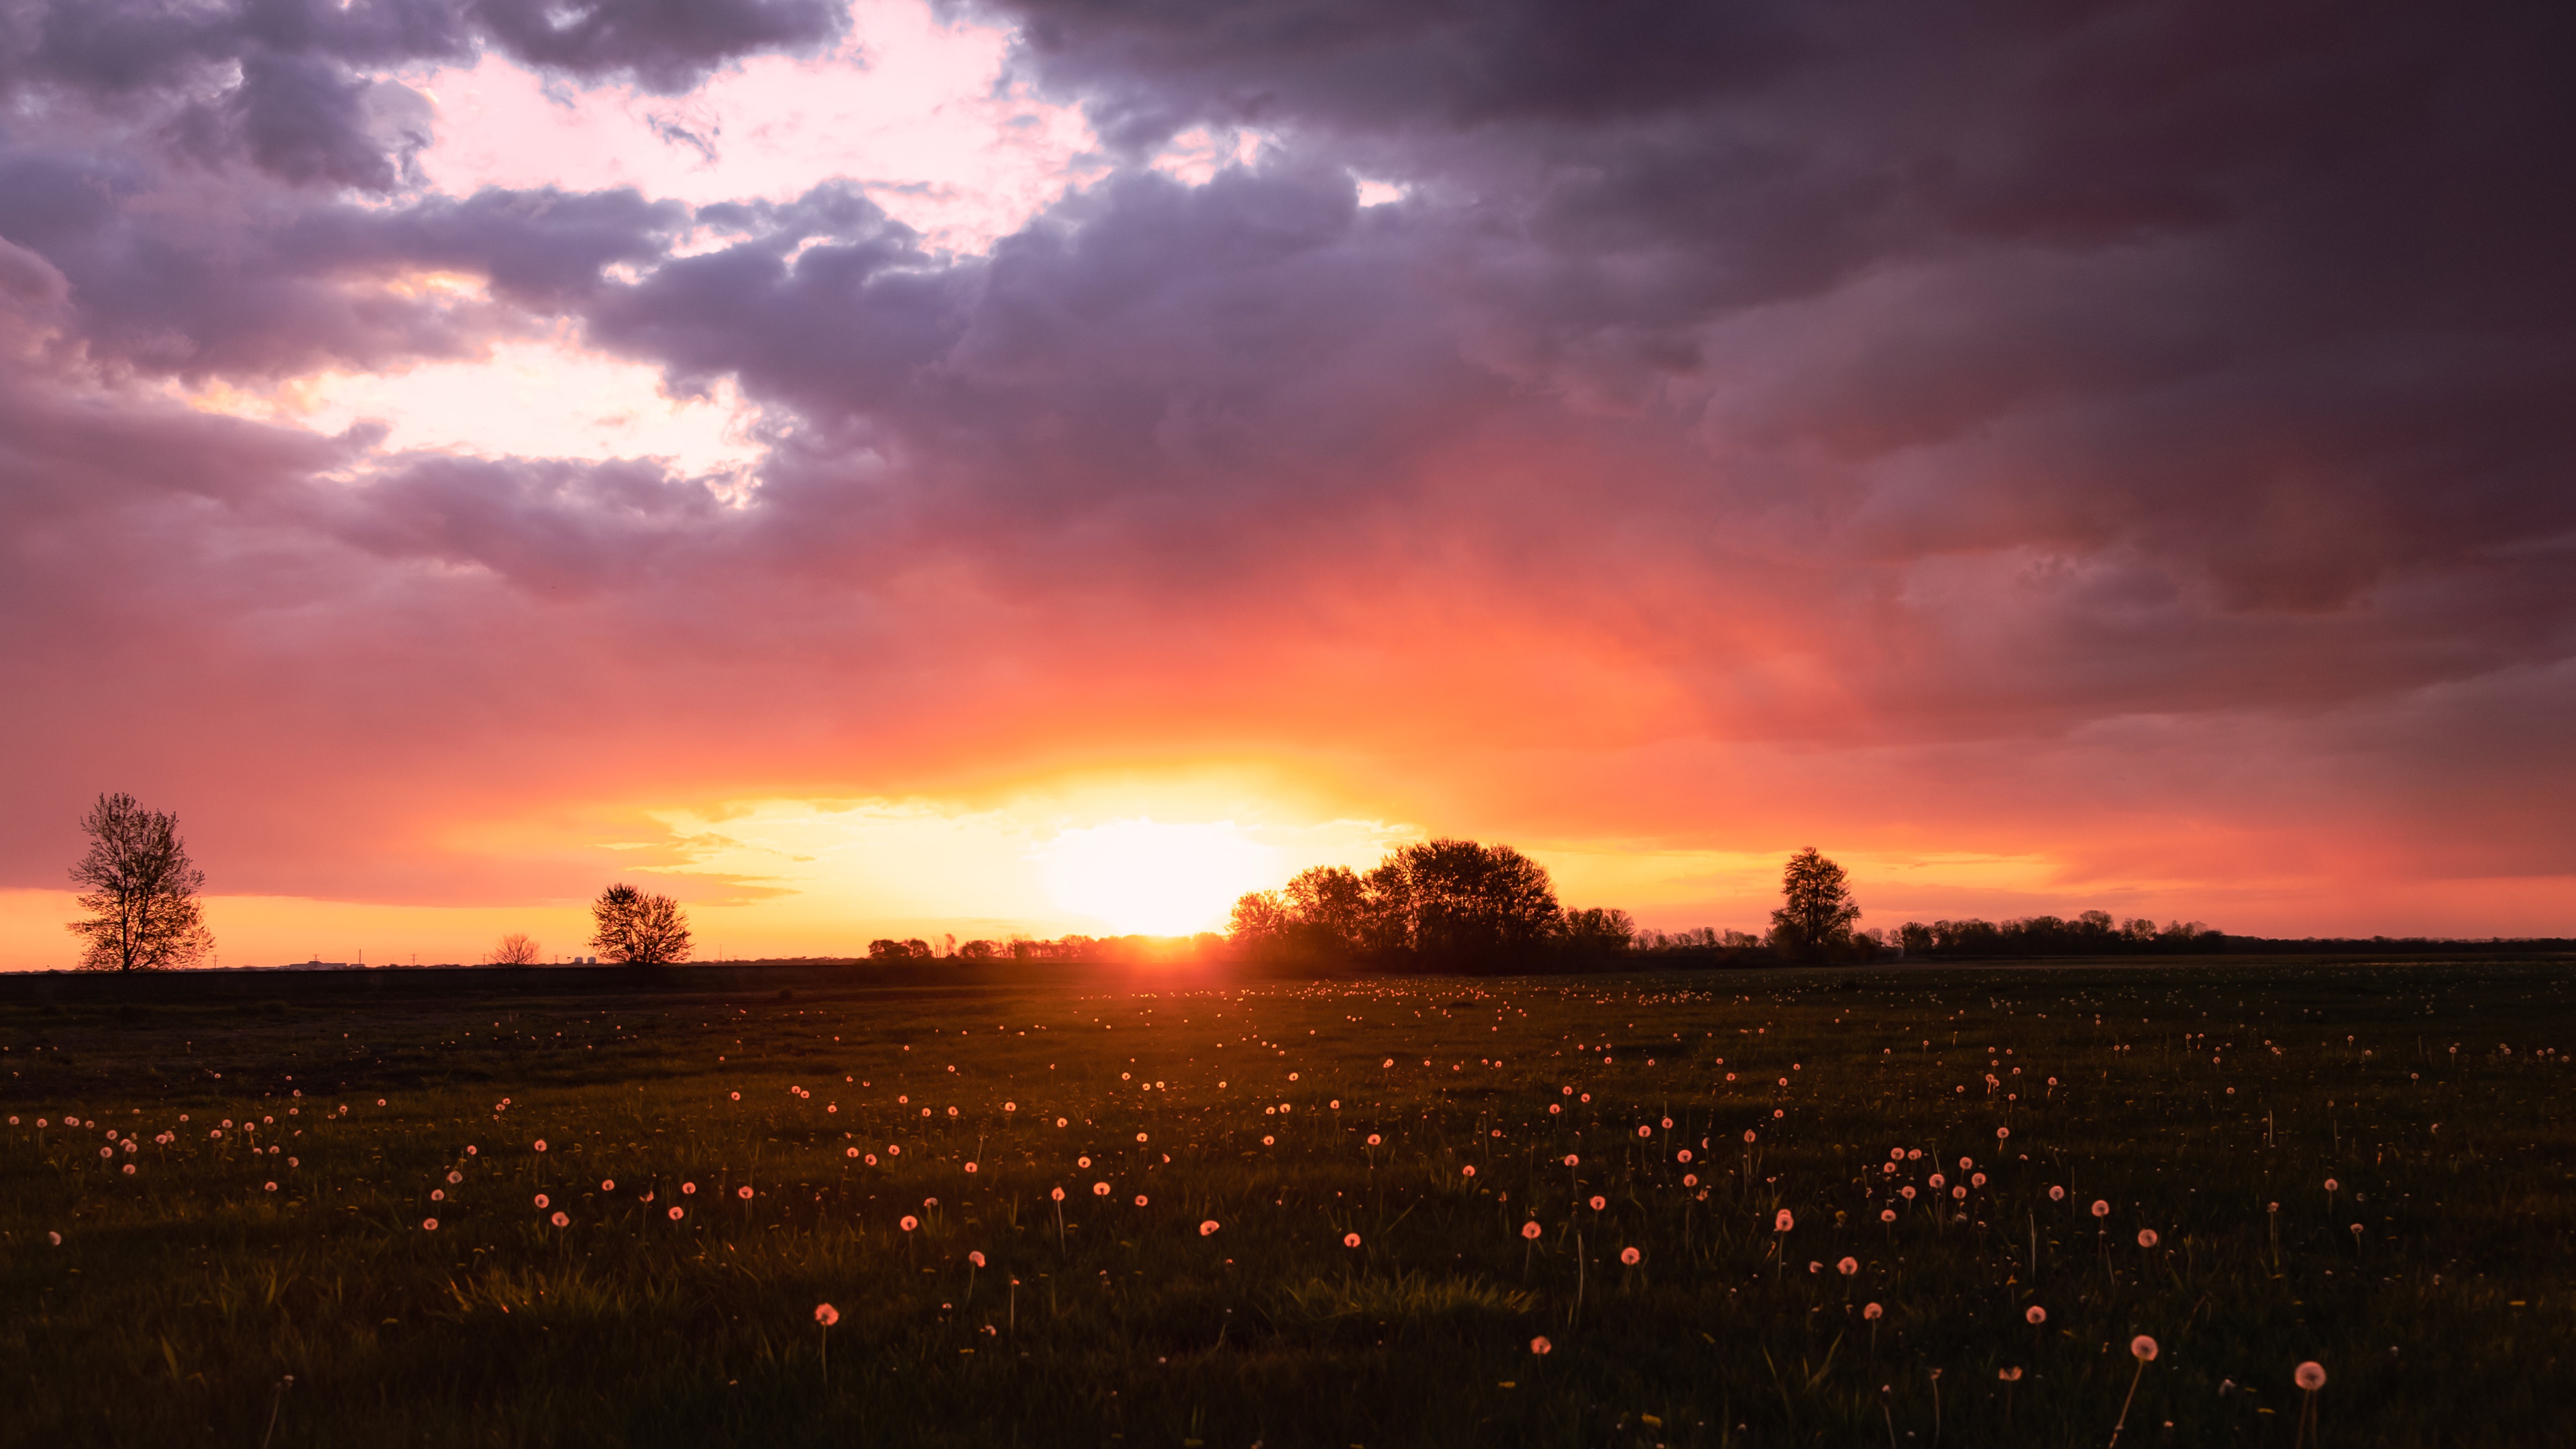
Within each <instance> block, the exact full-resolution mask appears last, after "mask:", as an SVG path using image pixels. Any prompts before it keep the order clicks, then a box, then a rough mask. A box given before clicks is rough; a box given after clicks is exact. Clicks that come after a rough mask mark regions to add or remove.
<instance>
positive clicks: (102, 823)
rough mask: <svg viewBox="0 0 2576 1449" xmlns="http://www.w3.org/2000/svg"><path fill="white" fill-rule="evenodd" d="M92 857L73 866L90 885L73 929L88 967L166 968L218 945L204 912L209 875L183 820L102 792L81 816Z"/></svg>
mask: <svg viewBox="0 0 2576 1449" xmlns="http://www.w3.org/2000/svg"><path fill="white" fill-rule="evenodd" d="M81 829H82V830H83V831H85V832H87V834H88V835H89V854H87V855H85V856H82V857H81V860H80V863H79V864H77V865H75V866H73V867H72V881H73V883H74V884H77V885H81V886H85V887H87V889H86V890H84V891H83V892H82V893H81V896H80V906H81V909H82V910H85V911H87V912H89V913H90V918H89V919H88V920H86V921H73V922H71V923H70V929H71V932H72V934H73V935H76V936H78V937H80V938H81V940H82V942H83V943H84V944H83V945H82V948H81V960H80V966H81V969H82V970H84V971H165V970H171V969H174V968H177V967H182V966H193V965H195V964H196V963H197V962H199V961H201V960H203V959H205V956H206V954H207V953H208V952H210V951H212V950H214V949H215V937H214V933H213V932H211V931H209V930H207V929H206V922H205V916H204V913H203V912H202V911H200V910H199V909H198V905H197V889H198V887H200V886H202V885H204V884H205V883H206V873H205V872H204V871H202V870H199V869H197V867H196V865H195V864H194V863H193V862H191V861H190V860H189V859H188V847H187V844H186V843H185V842H184V841H182V840H180V839H179V817H178V816H176V815H170V814H166V813H164V812H161V811H158V810H146V809H144V808H143V807H142V806H141V805H140V804H137V803H136V802H135V799H134V797H133V796H131V795H125V794H116V795H101V796H99V797H98V804H97V805H96V806H94V807H92V808H91V810H90V812H89V817H88V818H87V819H85V820H83V821H81Z"/></svg>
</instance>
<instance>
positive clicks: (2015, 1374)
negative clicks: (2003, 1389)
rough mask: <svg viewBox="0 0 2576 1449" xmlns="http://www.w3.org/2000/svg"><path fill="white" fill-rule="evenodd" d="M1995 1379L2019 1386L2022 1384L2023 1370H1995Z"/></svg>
mask: <svg viewBox="0 0 2576 1449" xmlns="http://www.w3.org/2000/svg"><path fill="white" fill-rule="evenodd" d="M1995 1377H1996V1378H1997V1379H2000V1380H2002V1381H2003V1382H2005V1383H2008V1384H2017V1383H2020V1382H2021V1370H2020V1369H2018V1368H2001V1369H1997V1370H1995Z"/></svg>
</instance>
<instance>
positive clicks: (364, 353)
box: [0, 0, 2576, 969]
mask: <svg viewBox="0 0 2576 1449" xmlns="http://www.w3.org/2000/svg"><path fill="white" fill-rule="evenodd" d="M2571 27H2576V20H2571V18H2570V17H2569V15H2568V13H2567V12H2565V11H2564V10H2563V9H2560V8H2556V7H2543V6H2517V5H2498V6H2477V7H2466V8H2462V7H2397V6H2387V7H2365V8H2363V9H2361V10H2354V9H2351V8H2349V7H2325V6H2315V5H2292V6H2281V7H2266V8H2262V9H2260V10H2255V11H2248V10H2246V9H2244V8H2243V7H2229V6H2217V5H2205V4H2180V3H2144V4H2138V5H2127V6H2118V7H2078V8H2074V9H2069V8H2067V7H2063V6H2044V5H2028V4H2012V3H1998V4H1990V5H1972V6H1967V7H1955V8H1944V9H1927V8H1925V7H1922V6H1917V5H1907V4H1898V3H1892V0H1877V3H1873V0H1863V3H1859V4H1856V5H1848V6H1827V7H1818V6H1813V5H1804V4H1790V3H1763V0H1751V3H1720V4H1708V3H1690V4H1681V3H1669V4H1667V3H1641V0H1613V3H1607V4H1601V5H1585V6H1566V5H1561V4H1552V3H1546V0H1477V3H1472V4H1468V3H1457V0H1425V3H1389V0H1367V3H1359V0H1239V3H1217V0H1193V3H1187V4H1182V3H1174V0H1119V3H1110V0H1019V3H992V4H974V5H949V4H941V5H925V4H921V3H915V0H859V3H855V4H849V5H844V4H841V3H838V0H698V3H692V4H689V5H686V6H674V5H670V4H667V3H660V0H587V3H584V0H545V3H541V0H0V670H5V674H0V678H5V679H6V680H7V687H6V689H5V692H0V757H5V759H6V760H7V761H8V767H7V768H6V769H5V770H0V967H6V968H13V969H30V968H42V967H46V966H54V965H66V964H69V961H70V959H71V951H70V949H69V948H70V941H71V938H70V937H69V936H68V934H67V933H65V932H64V931H63V929H62V926H63V923H64V922H65V921H67V920H69V919H71V918H72V916H73V915H74V914H75V913H76V912H75V911H74V909H73V906H72V904H71V901H70V898H69V895H68V891H67V887H68V882H67V880H66V875H65V872H66V869H67V867H68V865H69V864H70V862H71V861H72V860H73V859H75V858H76V857H77V855H78V854H79V852H80V849H81V846H82V841H81V837H80V832H79V821H80V818H81V816H82V814H83V812H84V811H85V810H86V808H87V807H88V805H89V803H90V802H91V801H92V800H94V799H95V798H96V797H97V796H98V795H99V793H100V792H102V791H111V790H122V791H129V792H131V793H133V794H135V795H136V796H138V797H139V798H140V799H141V800H142V801H143V802H144V803H145V804H146V805H148V806H151V807H154V808H157V809H165V810H171V811H175V812H176V813H177V814H178V816H179V819H180V824H181V828H182V832H183V834H184V835H185V836H186V838H187V840H188V842H189V845H190V847H191V849H192V851H193V853H194V855H195V857H196V859H197V861H198V863H199V864H200V865H201V866H202V867H203V868H204V869H205V871H206V877H207V885H206V890H207V893H208V905H207V913H208V919H209V922H210V924H211V925H212V926H213V927H214V929H215V932H216V935H217V938H218V941H219V949H220V952H221V959H222V961H223V963H224V964H226V965H243V964H259V963H268V962H281V961H290V960H304V959H307V958H320V959H325V960H352V959H361V958H362V959H365V960H366V961H368V962H369V963H371V964H385V963H391V962H398V961H405V960H412V959H418V960H422V961H433V960H470V959H473V958H474V957H475V956H476V955H477V954H479V953H481V952H483V951H485V950H488V949H489V947H490V944H491V943H492V942H493V941H494V940H495V939H496V938H497V936H498V935H499V934H500V933H502V932H505V931H525V932H527V933H528V934H530V935H533V936H535V937H537V938H538V939H539V941H540V942H541V943H542V945H543V947H544V949H545V952H546V954H547V955H548V956H550V957H560V956H566V955H571V954H576V953H579V952H582V951H584V950H585V949H586V947H585V946H584V945H583V940H582V938H583V937H584V936H585V935H586V930H585V919H586V913H585V911H584V909H583V906H584V903H585V902H586V901H587V900H589V899H590V898H591V897H592V896H594V895H596V894H597V892H598V890H599V889H600V888H601V887H602V886H603V885H604V884H606V883H607V882H609V881H611V880H629V881H633V882H635V883H638V884H643V885H647V886H649V887H651V888H654V889H658V890H663V891H667V892H669V893H671V894H674V895H676V896H678V897H679V898H680V899H681V900H682V901H683V902H684V903H685V904H686V905H687V906H688V908H689V910H690V912H691V915H692V918H693V920H694V922H695V923H696V927H697V931H698V936H699V940H700V943H701V954H719V955H723V956H729V957H730V956H760V955H789V954H807V953H817V954H832V953H845V952H851V951H856V950H861V949H864V945H865V943H866V941H867V940H869V939H871V938H874V937H878V936H897V937H901V936H913V935H918V936H923V937H925V938H929V939H934V940H937V939H939V938H941V937H944V936H947V935H955V936H957V937H959V938H961V939H971V938H974V937H978V936H984V937H996V938H998V937H1001V936H1006V935H1008V934H1011V933H1015V932H1025V933H1029V934H1034V935H1042V936H1043V935H1055V934H1059V933H1062V932H1068V931H1080V932H1085V933H1089V934H1104V933H1109V932H1116V931H1131V930H1149V931H1175V932H1177V931H1189V930H1195V929H1204V928H1211V927H1215V926H1217V925H1220V924H1221V922H1222V918H1223V915H1224V908H1225V905H1226V903H1227V902H1229V901H1230V900H1231V899H1232V898H1233V896H1234V895H1235V894H1237V893H1239V892H1240V891H1243V890H1247V889H1253V888H1258V887H1261V886H1266V885H1273V884H1276V883H1278V881H1280V880H1282V879H1284V878H1285V877H1286V876H1287V875H1288V874H1289V873H1291V872H1293V871H1294V870H1297V869H1302V868H1304V867H1306V866H1309V865H1316V864H1332V863H1341V864H1352V865H1359V866H1365V865H1367V864H1368V863H1370V862H1372V861H1374V860H1375V859H1377V858H1378V857H1379V856H1380V855H1381V854H1382V853H1383V852H1384V851H1385V850H1386V849H1388V848H1389V847H1390V846H1392V845H1395V844H1399V843H1402V842H1404V841H1408V840H1415V839H1421V838H1425V837H1429V836H1464V837H1472V838H1476V839H1482V840H1494V841H1503V842H1507V843H1510V844H1514V845H1517V846H1519V847H1520V848H1522V849H1523V850H1525V851H1527V852H1528V853H1530V854H1531V855H1533V856H1535V857H1536V858H1537V859H1539V860H1540V861H1541V862H1542V863H1544V864H1546V865H1547V866H1548V867H1549V868H1550V869H1551V871H1552V872H1553V873H1554V875H1555V878H1556V880H1557V882H1558V885H1559V887H1560V891H1561V893H1562V894H1563V895H1564V896H1565V898H1566V899H1567V901H1568V903H1569V904H1572V905H1611V906H1620V907H1624V908H1626V909H1628V910H1629V911H1631V912H1632V913H1633V914H1634V915H1635V916H1636V917H1637V918H1638V919H1639V920H1640V921H1641V922H1643V923H1644V924H1646V925H1649V926H1657V927H1664V928H1671V929H1678V928H1683V927H1696V926H1703V925H1710V926H1718V927H1722V928H1745V929H1756V928H1759V927H1760V926H1761V924H1762V923H1763V921H1764V918H1765V913H1766V912H1767V910H1768V908H1769V906H1770V905H1771V904H1772V902H1773V898H1774V896H1775V893H1776V888H1777V880H1778V871H1779V865H1780V862H1781V860H1782V859H1783V858H1784V857H1785V856H1786V855H1787V854H1788V853H1789V852H1791V851H1793V850H1795V849H1797V848H1799V847H1802V846H1806V845H1815V846H1818V847H1820V848H1822V849H1823V850H1825V851H1826V853H1827V854H1829V855H1832V856H1833V857H1835V858H1836V859H1838V860H1840V861H1842V862H1843V863H1844V864H1845V865H1846V866H1847V867H1848V868H1849V869H1850V871H1851V873H1852V876H1853V881H1854V886H1855V890H1856V894H1857V896H1858V898H1859V901H1860V904H1861V906H1862V908H1863V911H1864V916H1863V921H1862V924H1863V925H1865V926H1869V925H1876V926H1893V925H1895V924H1897V923H1899V922H1901V921H1904V920H1907V919H1921V920H1932V919H1938V918H1941V917H1959V916H1967V915H1981V916H1985V917H1988V918H1990V919H2000V918H2005V917H2010V916H2016V915H2027V914H2034V913H2040V912H2047V913H2054V914H2061V915H2071V914H2073V913H2074V912H2077V911H2081V910H2085V909H2090V908H2100V909H2104V910H2108V911H2111V912H2112V913H2113V914H2114V915H2116V916H2118V917H2121V918H2123V919H2126V918H2129V917H2131V916H2136V915H2144V916H2149V917H2153V918H2156V919H2159V920H2173V919H2186V920H2189V919H2196V920H2201V921H2204V922H2207V923H2208V924H2210V925H2213V926H2217V927H2219V928H2221V929H2224V930H2229V931H2233V932H2240V933H2252V934H2274V935H2306V934H2373V933H2383V932H2384V933H2391V934H2406V933H2433V934H2456V935H2477V936H2485V935H2496V934H2502V935H2527V934H2559V935H2565V934H2576V824H2571V812H2570V809H2569V806H2568V802H2569V801H2570V800H2576V749H2571V746H2570V743H2569V741H2570V740H2571V739H2576V731H2571V729H2570V728H2569V725H2568V721H2569V720H2570V719H2571V718H2576V486H2571V482H2572V481H2576V479H2571V461H2576V407H2571V406H2570V405H2569V401H2568V399H2569V397H2570V393H2571V384H2576V326H2571V323H2576V274H2571V273H2570V271H2569V270H2568V267H2567V265H2566V258H2567V257H2568V256H2570V255H2576V188H2571V187H2570V185H2569V184H2568V180H2567V174H2566V167H2565V156H2566V154H2567V151H2568V147H2569V145H2570V143H2571V142H2576V88H2571V87H2568V86H2566V85H2565V84H2563V69H2562V67H2561V66H2560V65H2559V64H2558V62H2557V61H2556V60H2555V59H2553V58H2554V57H2564V56H2565V55H2567V54H2568V53H2569V42H2570V40H2571V38H2576V37H2571V35H2570V30H2571Z"/></svg>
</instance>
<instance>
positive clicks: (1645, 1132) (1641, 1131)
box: [1637, 1126, 1655, 1137]
mask: <svg viewBox="0 0 2576 1449" xmlns="http://www.w3.org/2000/svg"><path fill="white" fill-rule="evenodd" d="M1637 1135H1638V1136H1640V1137H1652V1136H1654V1135H1655V1129H1654V1128H1652V1127H1644V1126H1641V1127H1639V1128H1638V1129H1637Z"/></svg>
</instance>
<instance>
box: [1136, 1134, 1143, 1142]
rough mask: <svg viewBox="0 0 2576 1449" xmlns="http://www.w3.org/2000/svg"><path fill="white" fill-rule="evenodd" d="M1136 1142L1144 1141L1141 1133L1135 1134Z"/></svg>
mask: <svg viewBox="0 0 2576 1449" xmlns="http://www.w3.org/2000/svg"><path fill="white" fill-rule="evenodd" d="M1136 1140H1137V1141H1139V1142H1142V1141H1144V1140H1145V1134H1144V1133H1142V1132H1139V1133H1137V1134H1136Z"/></svg>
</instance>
